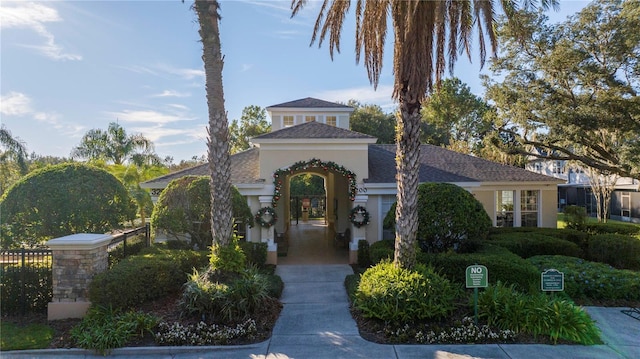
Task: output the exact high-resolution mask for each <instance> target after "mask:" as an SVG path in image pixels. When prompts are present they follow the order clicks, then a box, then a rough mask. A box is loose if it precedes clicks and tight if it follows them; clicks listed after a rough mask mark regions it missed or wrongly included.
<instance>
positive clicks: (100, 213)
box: [0, 163, 136, 248]
mask: <svg viewBox="0 0 640 359" xmlns="http://www.w3.org/2000/svg"><path fill="white" fill-rule="evenodd" d="M0 208H2V225H1V226H2V227H1V228H0V233H1V235H2V247H3V248H16V247H20V246H22V245H26V246H34V245H38V244H43V243H44V242H45V241H46V240H49V239H51V238H55V237H61V236H66V235H69V234H73V233H105V232H110V231H112V230H113V229H116V228H122V227H123V225H124V223H125V222H126V221H130V220H133V219H134V218H135V214H136V205H135V203H134V202H133V201H132V200H131V197H130V196H129V193H128V191H127V189H126V188H125V187H124V185H123V184H122V183H121V182H120V181H119V180H118V179H117V178H115V177H114V176H113V175H112V174H110V173H109V172H107V171H105V170H102V169H100V168H97V167H93V166H88V165H83V164H78V163H64V164H60V165H55V166H48V167H44V168H42V169H39V170H36V171H33V172H32V173H30V174H28V175H27V176H25V177H24V178H23V179H21V180H20V181H19V182H16V183H15V184H14V185H13V186H12V187H11V188H9V189H8V190H7V192H6V193H5V195H4V196H3V197H2V199H0Z"/></svg>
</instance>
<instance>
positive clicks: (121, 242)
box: [107, 223, 151, 267]
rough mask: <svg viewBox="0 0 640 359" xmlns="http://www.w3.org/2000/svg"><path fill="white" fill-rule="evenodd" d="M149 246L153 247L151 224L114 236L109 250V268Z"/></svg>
mask: <svg viewBox="0 0 640 359" xmlns="http://www.w3.org/2000/svg"><path fill="white" fill-rule="evenodd" d="M149 246H151V230H150V228H149V223H147V224H146V225H145V226H144V227H138V228H134V229H129V230H126V231H124V232H122V233H119V234H116V235H114V236H113V239H111V242H110V243H109V247H108V249H107V250H108V251H109V267H111V266H112V265H114V264H115V263H118V262H119V261H121V260H122V259H124V258H126V257H127V256H130V255H132V254H136V253H138V252H139V251H140V250H141V249H142V248H146V247H149Z"/></svg>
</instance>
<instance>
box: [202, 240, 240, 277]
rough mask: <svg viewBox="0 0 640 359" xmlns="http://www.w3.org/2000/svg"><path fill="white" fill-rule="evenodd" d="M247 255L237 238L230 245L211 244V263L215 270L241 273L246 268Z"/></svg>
mask: <svg viewBox="0 0 640 359" xmlns="http://www.w3.org/2000/svg"><path fill="white" fill-rule="evenodd" d="M246 263H247V257H246V256H245V255H244V252H243V251H242V248H240V245H239V244H238V241H237V240H234V241H232V242H231V243H229V244H228V245H220V244H214V245H212V246H211V258H210V259H209V265H210V266H211V268H212V269H214V270H220V271H226V272H237V273H240V272H242V271H243V270H244V269H245V268H246Z"/></svg>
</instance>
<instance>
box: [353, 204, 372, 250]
mask: <svg viewBox="0 0 640 359" xmlns="http://www.w3.org/2000/svg"><path fill="white" fill-rule="evenodd" d="M368 199H369V196H367V195H357V196H355V198H354V200H353V207H352V208H351V211H350V212H349V221H350V222H351V233H352V235H351V241H350V242H349V263H357V262H358V241H360V240H361V239H363V240H366V239H367V225H368V224H369V222H370V218H369V211H368V210H367V207H366V205H367V200H368Z"/></svg>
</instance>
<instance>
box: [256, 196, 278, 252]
mask: <svg viewBox="0 0 640 359" xmlns="http://www.w3.org/2000/svg"><path fill="white" fill-rule="evenodd" d="M258 200H259V201H260V209H259V210H258V212H257V213H256V214H255V222H256V224H257V225H258V226H260V228H261V229H260V242H262V243H267V263H269V264H277V262H278V245H277V244H276V243H275V241H274V238H273V225H274V224H275V223H276V221H277V220H278V216H277V215H276V212H275V209H274V208H273V207H272V200H273V197H271V196H260V197H258Z"/></svg>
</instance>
